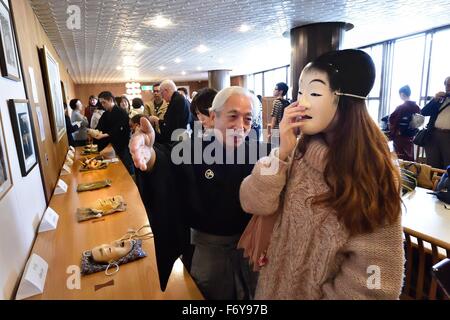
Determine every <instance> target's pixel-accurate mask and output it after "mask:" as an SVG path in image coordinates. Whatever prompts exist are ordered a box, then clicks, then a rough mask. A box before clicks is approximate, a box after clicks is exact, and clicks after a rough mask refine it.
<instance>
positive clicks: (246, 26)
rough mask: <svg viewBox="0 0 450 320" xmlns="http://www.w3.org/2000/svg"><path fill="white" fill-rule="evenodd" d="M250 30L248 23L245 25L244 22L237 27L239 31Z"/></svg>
mask: <svg viewBox="0 0 450 320" xmlns="http://www.w3.org/2000/svg"><path fill="white" fill-rule="evenodd" d="M249 30H250V26H248V25H246V24H242V25H241V26H240V27H239V31H240V32H247V31H249Z"/></svg>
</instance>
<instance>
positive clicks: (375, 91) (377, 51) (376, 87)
mask: <svg viewBox="0 0 450 320" xmlns="http://www.w3.org/2000/svg"><path fill="white" fill-rule="evenodd" d="M362 50H363V51H365V52H366V53H367V54H368V55H369V56H370V57H371V58H372V60H373V63H374V65H375V82H374V84H373V88H372V90H371V91H370V93H369V96H368V99H367V102H366V104H367V109H368V111H369V114H370V116H371V117H372V119H373V120H374V121H375V122H378V117H379V113H380V94H381V75H382V67H383V45H381V44H380V45H376V46H371V47H367V48H364V49H362Z"/></svg>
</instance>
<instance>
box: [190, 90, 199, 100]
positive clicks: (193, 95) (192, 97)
mask: <svg viewBox="0 0 450 320" xmlns="http://www.w3.org/2000/svg"><path fill="white" fill-rule="evenodd" d="M197 93H198V92H197V91H192V93H191V102H192V100H194V97H195V95H196V94H197Z"/></svg>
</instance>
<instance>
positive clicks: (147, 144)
mask: <svg viewBox="0 0 450 320" xmlns="http://www.w3.org/2000/svg"><path fill="white" fill-rule="evenodd" d="M140 121H141V123H140V128H139V129H137V130H136V132H135V133H134V134H133V136H132V137H131V139H130V144H129V147H130V153H131V156H132V158H133V162H134V165H135V166H136V168H139V169H140V170H142V171H147V170H149V169H151V167H152V165H151V163H152V162H153V163H154V161H152V160H154V159H152V156H153V155H154V150H153V144H154V143H155V130H153V127H152V125H151V124H150V122H149V121H148V120H147V118H145V117H142V118H141V120H140Z"/></svg>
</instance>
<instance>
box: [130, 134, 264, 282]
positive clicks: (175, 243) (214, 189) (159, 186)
mask: <svg viewBox="0 0 450 320" xmlns="http://www.w3.org/2000/svg"><path fill="white" fill-rule="evenodd" d="M195 139H197V141H196V143H200V148H201V149H200V150H201V151H202V154H203V153H204V150H205V147H207V146H210V144H211V143H212V142H202V141H201V139H198V138H195V137H193V138H192V139H191V140H188V141H190V142H191V144H190V145H189V146H187V147H186V149H184V150H189V149H188V148H191V149H190V151H191V153H190V155H188V156H187V157H186V158H190V160H191V163H192V161H193V160H195V156H194V152H193V151H194V148H195V144H194V143H195V142H194V140H195ZM183 143H184V142H181V143H178V144H176V145H175V146H174V147H173V148H172V151H173V152H172V153H175V150H179V149H181V146H182V144H183ZM255 144H256V143H255ZM256 145H257V151H255V154H254V157H253V159H251V157H248V156H246V157H245V161H244V163H242V164H221V163H220V162H221V160H218V161H217V162H214V163H212V164H206V163H205V162H204V161H200V163H194V164H191V163H182V164H178V165H177V164H175V163H173V160H174V158H172V157H171V150H169V148H168V147H167V146H164V145H160V144H155V146H154V150H155V152H156V162H155V165H154V167H153V169H152V171H151V172H150V173H143V172H141V171H139V170H137V173H136V176H137V184H138V187H139V191H140V193H141V198H142V201H143V203H144V205H145V208H146V210H147V215H148V217H149V221H150V224H151V227H152V230H153V234H154V240H155V253H156V259H157V265H158V272H159V280H160V286H161V290H163V291H164V290H165V288H166V285H167V281H168V279H169V276H170V273H171V270H172V266H173V263H174V262H175V260H176V259H177V258H178V257H179V256H180V255H181V254H186V253H187V252H188V250H189V244H190V228H194V229H196V230H199V231H203V232H206V233H209V234H215V235H236V234H241V233H242V232H243V231H244V229H245V227H246V226H247V223H248V221H249V220H250V218H251V215H249V214H247V213H245V212H244V211H243V210H242V207H241V205H240V200H239V188H240V185H241V182H242V180H243V179H244V178H245V177H247V176H248V175H250V173H251V171H252V169H253V166H254V162H256V160H257V159H258V158H259V148H260V147H261V145H258V144H256ZM242 146H243V148H244V149H245V150H246V154H247V155H248V154H249V153H248V151H249V143H247V142H245V143H244V144H243V145H242ZM266 146H267V145H266ZM269 149H270V147H269V146H267V150H263V151H262V152H261V156H265V155H267V153H268V152H269V151H270V150H269ZM219 158H221V157H217V159H219ZM222 159H223V158H222ZM251 160H253V161H251ZM252 162H253V163H252ZM211 173H212V174H211Z"/></svg>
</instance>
